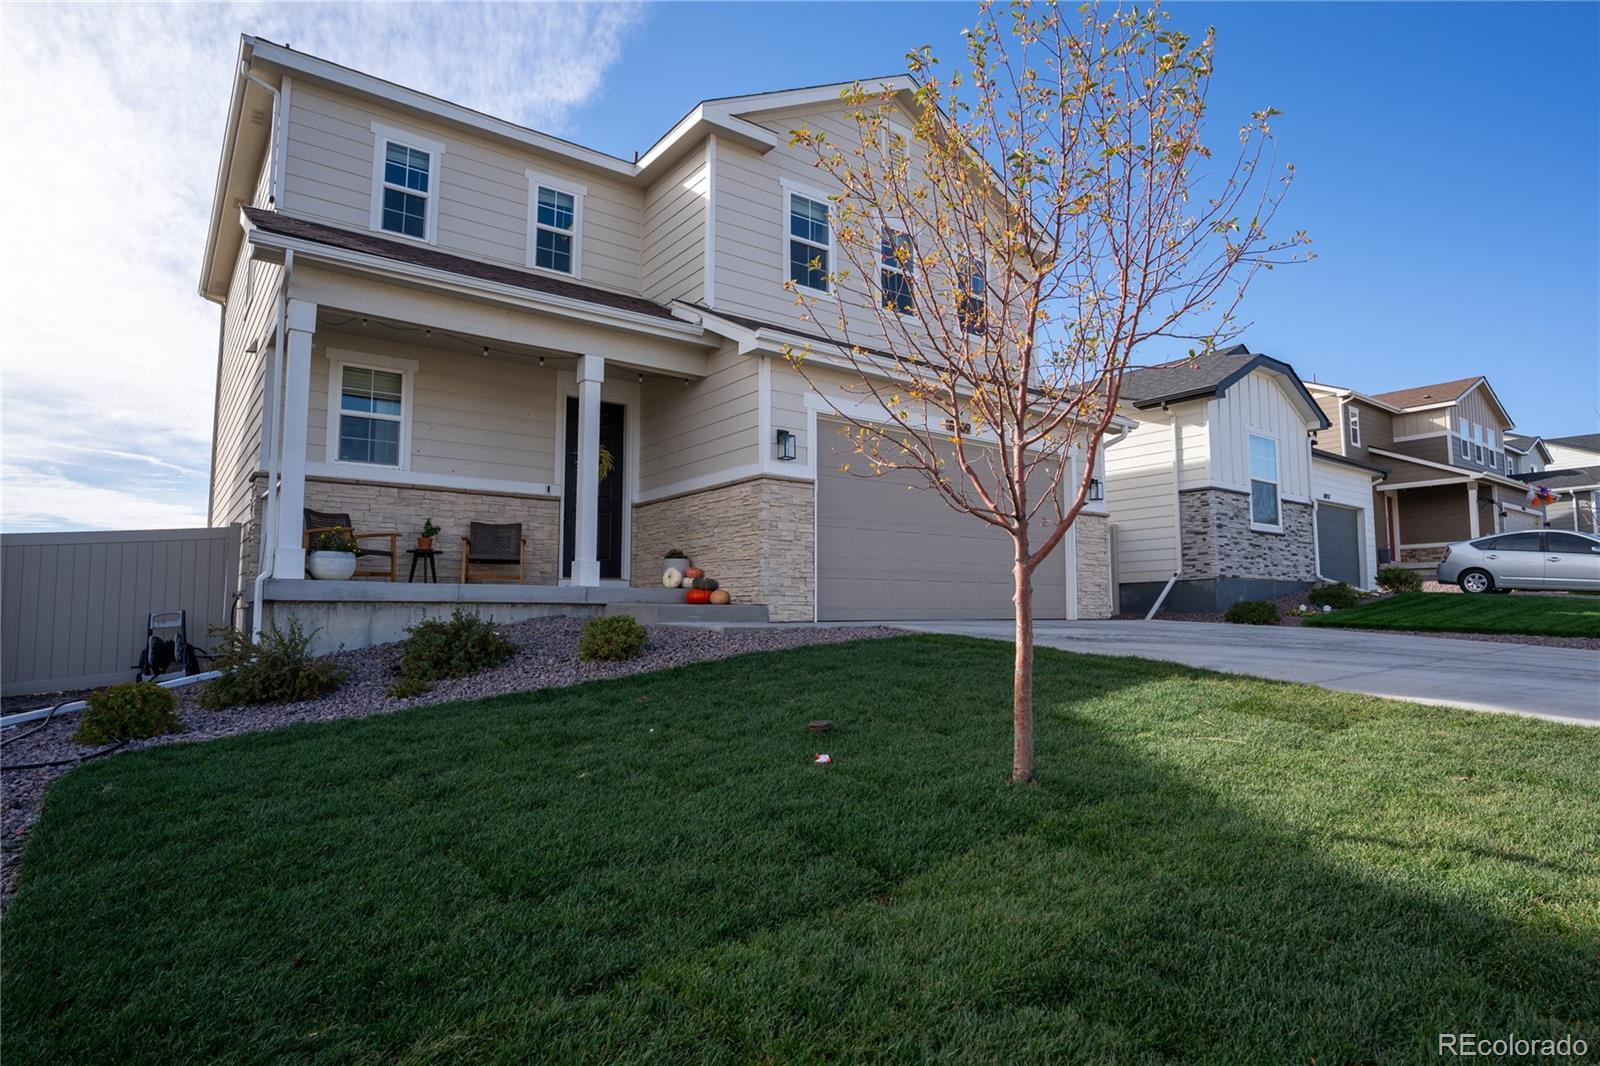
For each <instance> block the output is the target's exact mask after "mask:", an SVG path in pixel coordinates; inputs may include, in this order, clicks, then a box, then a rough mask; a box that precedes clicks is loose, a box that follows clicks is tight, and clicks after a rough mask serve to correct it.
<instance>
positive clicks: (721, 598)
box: [711, 589, 733, 607]
mask: <svg viewBox="0 0 1600 1066" xmlns="http://www.w3.org/2000/svg"><path fill="white" fill-rule="evenodd" d="M711 602H712V603H714V604H716V605H717V606H718V607H721V606H722V605H723V604H725V603H732V602H733V597H732V596H730V595H728V590H727V589H712V590H711Z"/></svg>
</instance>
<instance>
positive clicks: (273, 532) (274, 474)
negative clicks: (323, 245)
mask: <svg viewBox="0 0 1600 1066" xmlns="http://www.w3.org/2000/svg"><path fill="white" fill-rule="evenodd" d="M293 271H294V249H293V248H290V249H288V250H286V251H285V252H284V253H283V276H282V278H281V279H280V280H279V282H278V314H277V318H278V322H277V326H276V328H275V329H273V331H272V333H273V339H272V366H271V370H270V372H269V373H268V375H267V381H266V388H265V389H264V390H263V391H264V393H265V395H264V396H263V399H264V400H266V401H267V402H266V403H264V404H263V408H264V409H263V411H262V418H261V432H262V433H263V434H264V435H266V434H269V433H270V436H268V439H267V489H266V503H265V504H264V505H263V506H262V508H261V564H260V565H259V566H258V567H257V568H256V585H255V599H254V600H253V601H252V604H251V613H250V637H251V639H252V640H255V641H257V642H259V641H260V640H261V615H262V613H263V612H262V602H261V592H262V589H263V588H264V587H265V586H266V583H267V578H269V577H272V576H273V574H272V569H273V561H274V559H275V558H276V557H277V547H278V544H277V534H278V473H279V471H280V470H281V469H282V456H283V434H282V433H281V432H280V431H279V429H278V417H279V408H280V407H282V401H281V399H280V397H281V395H282V389H281V388H280V387H279V386H280V385H281V383H282V381H283V341H284V332H285V331H286V330H287V329H288V328H289V276H290V274H291V273H293Z"/></svg>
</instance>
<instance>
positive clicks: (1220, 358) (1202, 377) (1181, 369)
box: [1122, 344, 1262, 406]
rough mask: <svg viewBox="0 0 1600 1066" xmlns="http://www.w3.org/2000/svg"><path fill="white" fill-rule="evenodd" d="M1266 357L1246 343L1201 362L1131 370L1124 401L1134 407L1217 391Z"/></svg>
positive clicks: (1125, 380)
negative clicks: (1258, 353) (1254, 351)
mask: <svg viewBox="0 0 1600 1066" xmlns="http://www.w3.org/2000/svg"><path fill="white" fill-rule="evenodd" d="M1261 358H1262V357H1261V356H1258V355H1255V354H1254V353H1252V352H1251V351H1250V349H1249V348H1246V347H1245V346H1244V345H1242V344H1236V345H1234V346H1233V347H1232V348H1225V349H1223V350H1222V351H1220V352H1217V353H1215V354H1213V355H1207V356H1203V357H1201V358H1199V359H1195V360H1189V359H1180V360H1177V361H1175V362H1171V363H1163V364H1161V365H1160V366H1151V367H1145V368H1143V369H1140V370H1130V371H1128V372H1127V373H1126V374H1124V375H1123V378H1122V398H1123V399H1124V400H1127V401H1128V402H1129V403H1132V404H1134V405H1136V406H1137V405H1140V404H1151V405H1153V404H1158V403H1161V402H1163V401H1166V400H1176V399H1178V398H1179V397H1183V396H1196V395H1200V394H1203V393H1206V392H1213V391H1215V390H1216V389H1217V387H1218V386H1219V385H1223V384H1224V383H1225V382H1228V381H1229V380H1230V379H1231V378H1233V377H1234V376H1235V375H1239V374H1241V373H1248V371H1247V370H1246V369H1245V368H1246V367H1248V366H1250V365H1251V364H1252V363H1255V362H1257V361H1258V360H1260V359H1261Z"/></svg>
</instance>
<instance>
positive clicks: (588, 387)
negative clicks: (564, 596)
mask: <svg viewBox="0 0 1600 1066" xmlns="http://www.w3.org/2000/svg"><path fill="white" fill-rule="evenodd" d="M605 376H606V361H605V360H604V359H603V358H601V357H600V356H598V355H585V356H583V357H581V358H580V359H579V360H578V374H577V377H578V484H577V497H576V499H575V501H574V504H575V511H576V513H575V515H574V517H573V523H572V525H573V530H572V540H573V544H572V583H573V584H574V585H598V584H600V560H599V557H598V552H597V550H596V549H597V547H598V538H599V531H600V513H599V512H600V384H601V382H603V381H604V380H605Z"/></svg>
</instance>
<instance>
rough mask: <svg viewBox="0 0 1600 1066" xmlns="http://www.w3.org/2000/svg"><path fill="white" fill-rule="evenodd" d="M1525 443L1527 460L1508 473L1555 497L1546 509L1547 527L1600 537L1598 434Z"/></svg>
mask: <svg viewBox="0 0 1600 1066" xmlns="http://www.w3.org/2000/svg"><path fill="white" fill-rule="evenodd" d="M1512 439H1514V438H1512ZM1524 443H1525V444H1526V451H1525V456H1526V457H1525V458H1523V459H1522V461H1521V462H1520V463H1519V464H1518V467H1517V468H1516V469H1513V470H1512V472H1511V473H1512V476H1514V477H1515V478H1516V479H1517V480H1518V481H1522V482H1525V483H1527V484H1528V485H1542V486H1543V487H1544V488H1546V489H1549V490H1550V492H1551V493H1552V494H1553V495H1554V496H1555V501H1554V502H1552V503H1550V504H1549V505H1548V506H1547V507H1546V508H1545V514H1546V516H1547V520H1548V521H1549V523H1550V526H1551V527H1552V528H1555V529H1575V530H1577V531H1579V532H1580V533H1600V433H1580V434H1576V435H1574V436H1570V437H1552V438H1550V439H1549V440H1543V439H1541V438H1537V437H1535V438H1533V439H1532V440H1531V441H1527V442H1524Z"/></svg>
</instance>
